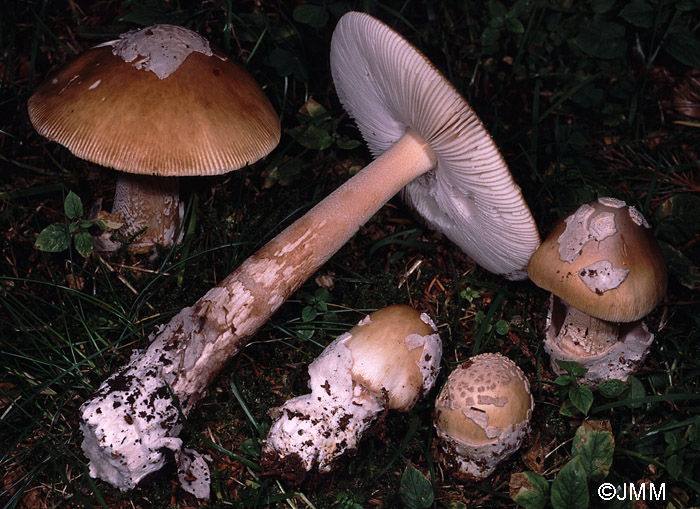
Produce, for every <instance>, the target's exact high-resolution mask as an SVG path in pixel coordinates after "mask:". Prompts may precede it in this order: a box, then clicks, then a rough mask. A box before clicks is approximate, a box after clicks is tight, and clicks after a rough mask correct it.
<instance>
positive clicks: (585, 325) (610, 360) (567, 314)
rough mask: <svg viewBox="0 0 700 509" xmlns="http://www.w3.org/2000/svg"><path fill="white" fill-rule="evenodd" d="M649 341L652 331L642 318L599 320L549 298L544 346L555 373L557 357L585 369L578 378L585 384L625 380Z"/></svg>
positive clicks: (557, 367)
mask: <svg viewBox="0 0 700 509" xmlns="http://www.w3.org/2000/svg"><path fill="white" fill-rule="evenodd" d="M653 341H654V334H652V333H651V332H649V329H648V327H647V326H646V324H645V323H644V320H643V319H640V320H635V321H634V322H629V323H618V322H609V321H606V320H600V319H598V318H595V317H593V316H590V315H588V314H586V313H584V312H583V311H581V310H580V309H577V308H575V307H574V306H572V305H570V304H569V303H568V302H566V301H565V300H564V299H561V298H560V297H557V296H555V295H552V296H551V297H550V304H549V313H548V316H547V326H546V329H545V341H544V349H545V351H546V352H547V354H548V355H549V357H550V359H551V366H552V370H553V371H554V372H555V373H557V374H563V373H564V370H562V369H561V368H560V367H559V365H558V364H557V362H556V361H557V360H560V361H575V362H578V363H579V364H580V365H581V366H582V367H584V368H586V369H587V370H588V371H587V372H586V374H584V375H583V376H582V377H581V378H580V379H579V382H580V383H583V384H585V385H595V384H597V383H598V382H600V381H601V380H611V379H619V380H627V377H628V376H629V374H630V373H632V372H633V371H634V370H635V369H637V367H638V366H639V365H640V364H641V363H642V362H643V361H644V359H645V358H646V355H647V353H648V352H649V348H650V347H651V343H652V342H653Z"/></svg>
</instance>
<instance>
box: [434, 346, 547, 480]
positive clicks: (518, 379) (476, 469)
mask: <svg viewBox="0 0 700 509" xmlns="http://www.w3.org/2000/svg"><path fill="white" fill-rule="evenodd" d="M533 408H534V400H533V399H532V395H531V393H530V383H529V382H528V380H527V378H525V374H524V373H523V371H522V370H521V369H520V368H519V367H518V366H517V365H516V364H515V363H514V362H513V361H511V360H510V359H508V358H507V357H505V356H503V355H501V354H499V353H485V354H481V355H477V356H475V357H472V358H471V359H469V360H468V361H466V362H465V363H463V364H462V365H460V366H459V367H457V368H456V369H455V370H454V371H452V373H450V376H449V377H448V379H447V382H446V383H445V385H444V387H443V388H442V391H440V394H439V396H438V398H437V400H436V402H435V417H434V425H435V429H436V430H437V434H438V444H439V448H440V452H441V460H442V463H443V465H444V466H445V469H446V470H447V471H448V472H449V473H450V474H451V475H452V476H453V477H455V478H457V479H460V480H466V481H471V480H479V479H483V478H485V477H488V476H489V475H491V473H492V472H493V471H494V469H495V468H496V466H497V465H498V463H500V462H501V461H503V460H504V459H506V458H508V457H509V456H510V455H511V454H513V452H515V451H516V450H517V449H518V447H520V444H521V443H522V440H523V438H524V437H525V436H526V434H527V432H528V430H529V423H530V417H531V416H532V410H533Z"/></svg>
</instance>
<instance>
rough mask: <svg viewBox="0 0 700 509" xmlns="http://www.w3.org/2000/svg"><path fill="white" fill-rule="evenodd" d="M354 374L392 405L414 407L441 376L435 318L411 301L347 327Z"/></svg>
mask: <svg viewBox="0 0 700 509" xmlns="http://www.w3.org/2000/svg"><path fill="white" fill-rule="evenodd" d="M348 334H349V335H350V338H349V339H347V340H346V341H345V346H346V347H347V348H348V349H349V350H350V352H351V353H352V359H353V361H352V367H351V368H350V370H351V373H352V379H353V380H354V381H355V382H357V383H359V384H361V385H363V386H364V387H366V388H367V389H369V390H370V391H372V392H374V393H376V394H381V393H383V392H384V391H386V396H387V397H388V400H389V405H388V406H389V408H392V409H395V410H401V411H407V410H410V409H411V408H412V407H413V405H415V403H416V401H417V400H418V398H419V397H420V396H421V395H422V394H424V393H426V392H428V391H429V390H430V389H431V388H432V386H433V384H434V382H435V378H436V376H437V373H438V370H439V367H440V357H441V354H442V343H441V341H440V337H439V336H438V334H437V331H436V329H435V325H434V324H433V322H432V320H430V318H429V317H428V316H427V315H425V314H422V313H420V312H418V311H416V310H415V309H413V308H412V307H410V306H404V305H394V306H388V307H386V308H382V309H380V310H378V311H375V312H374V313H371V314H370V315H369V316H368V317H366V318H365V319H364V320H362V321H360V323H358V324H357V325H355V326H354V327H353V328H352V329H350V330H349V331H348Z"/></svg>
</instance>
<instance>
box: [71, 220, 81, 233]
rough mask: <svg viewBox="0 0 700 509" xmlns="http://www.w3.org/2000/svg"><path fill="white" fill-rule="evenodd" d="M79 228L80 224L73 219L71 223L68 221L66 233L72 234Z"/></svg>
mask: <svg viewBox="0 0 700 509" xmlns="http://www.w3.org/2000/svg"><path fill="white" fill-rule="evenodd" d="M79 228H80V224H79V223H78V222H77V221H73V222H72V223H68V233H69V234H73V233H75V232H77V231H78V229H79Z"/></svg>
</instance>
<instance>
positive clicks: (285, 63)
mask: <svg viewBox="0 0 700 509" xmlns="http://www.w3.org/2000/svg"><path fill="white" fill-rule="evenodd" d="M268 60H269V62H270V65H272V67H274V68H275V71H277V75H278V76H280V77H282V78H284V77H286V76H292V75H294V77H295V78H296V79H298V80H299V81H303V82H305V81H306V80H308V75H307V73H306V69H305V68H304V65H303V64H302V63H301V61H300V60H299V58H298V57H297V56H296V55H295V54H294V53H292V52H290V51H287V50H286V49H282V48H275V49H274V50H272V52H271V53H270V56H269V57H268Z"/></svg>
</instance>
